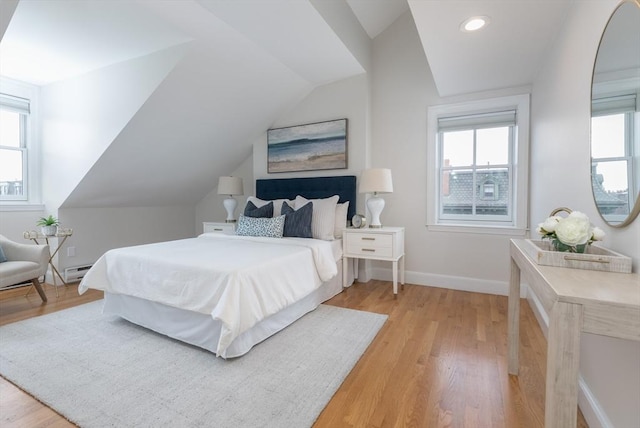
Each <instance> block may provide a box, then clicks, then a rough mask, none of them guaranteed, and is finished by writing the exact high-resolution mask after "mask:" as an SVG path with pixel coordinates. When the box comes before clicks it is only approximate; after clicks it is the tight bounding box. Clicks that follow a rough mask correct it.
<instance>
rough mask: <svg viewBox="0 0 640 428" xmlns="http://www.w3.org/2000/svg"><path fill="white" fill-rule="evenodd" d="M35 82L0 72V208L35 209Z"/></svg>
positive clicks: (37, 201)
mask: <svg viewBox="0 0 640 428" xmlns="http://www.w3.org/2000/svg"><path fill="white" fill-rule="evenodd" d="M38 95H39V89H38V87H37V86H34V85H30V84H28V83H24V82H19V81H17V80H13V79H9V78H6V77H4V76H0V210H2V211H12V210H21V211H22V210H39V209H42V205H40V200H41V199H40V156H39V153H40V146H39V143H38V138H37V136H38V135H39V134H38Z"/></svg>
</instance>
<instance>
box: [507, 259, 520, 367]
mask: <svg viewBox="0 0 640 428" xmlns="http://www.w3.org/2000/svg"><path fill="white" fill-rule="evenodd" d="M508 317H509V319H508V324H507V329H508V336H507V339H508V340H507V342H508V346H509V373H510V374H514V375H517V374H518V369H519V362H518V348H519V347H520V267H519V266H518V265H517V263H516V262H515V261H514V260H513V259H511V279H510V281H509V313H508Z"/></svg>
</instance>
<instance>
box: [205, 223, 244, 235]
mask: <svg viewBox="0 0 640 428" xmlns="http://www.w3.org/2000/svg"><path fill="white" fill-rule="evenodd" d="M202 231H203V233H226V234H227V235H234V234H235V233H236V224H235V223H225V222H214V221H205V222H202Z"/></svg>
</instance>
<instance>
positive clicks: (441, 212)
mask: <svg viewBox="0 0 640 428" xmlns="http://www.w3.org/2000/svg"><path fill="white" fill-rule="evenodd" d="M501 113H504V112H498V113H496V114H482V115H471V116H457V117H456V120H459V121H458V122H457V123H458V125H460V124H466V127H460V126H457V125H456V126H455V127H454V126H448V125H450V124H451V123H452V122H448V123H447V124H446V126H444V129H441V128H440V119H441V118H439V119H438V126H439V128H438V134H437V147H438V151H437V153H438V155H437V156H438V159H437V170H438V174H437V177H438V186H437V189H438V191H437V195H436V201H437V204H438V210H437V212H438V218H437V222H438V223H442V224H446V223H456V222H460V221H463V222H465V223H466V222H470V223H472V222H477V223H478V224H496V225H505V224H509V225H513V224H514V215H513V214H514V207H513V203H514V192H515V178H514V173H513V164H514V155H515V130H516V126H515V123H508V124H506V125H502V126H508V127H509V133H508V145H507V150H508V154H507V159H508V162H509V163H508V164H503V165H493V164H492V165H489V166H487V165H476V164H475V162H476V145H477V138H476V133H477V132H476V131H477V130H478V129H483V128H489V127H491V128H494V127H499V126H496V123H497V122H496V121H495V120H494V119H496V118H505V117H507V115H501ZM510 113H513V115H509V117H511V118H513V119H515V117H516V116H515V112H514V111H510ZM465 117H468V118H470V119H472V120H469V121H467V120H466V119H465ZM480 118H487V119H490V120H493V121H491V122H487V123H478V122H477V120H478V119H480ZM446 119H447V120H449V119H450V118H446ZM472 122H473V126H471V125H472ZM503 123H504V122H503ZM460 130H472V131H473V164H472V165H467V166H453V167H452V166H445V165H444V159H443V152H444V151H443V142H444V134H445V133H446V132H452V131H460ZM491 170H498V171H499V170H506V172H507V178H506V183H507V187H508V188H507V189H505V190H506V195H505V196H506V198H507V199H506V209H507V212H506V214H504V215H502V214H479V213H478V206H479V205H480V203H481V202H486V201H487V200H489V199H487V198H483V192H482V191H481V190H480V191H479V190H478V189H479V187H478V186H482V183H479V182H478V181H477V180H478V174H479V173H480V172H483V171H491ZM455 171H468V173H470V174H472V185H471V189H470V191H471V213H469V214H462V213H452V212H445V211H446V205H445V201H444V199H445V193H444V192H445V190H444V184H445V183H444V182H443V177H444V174H445V173H447V172H449V173H453V172H455ZM502 191H503V190H500V189H499V185H498V184H496V183H495V181H494V198H495V195H497V194H498V193H499V192H502Z"/></svg>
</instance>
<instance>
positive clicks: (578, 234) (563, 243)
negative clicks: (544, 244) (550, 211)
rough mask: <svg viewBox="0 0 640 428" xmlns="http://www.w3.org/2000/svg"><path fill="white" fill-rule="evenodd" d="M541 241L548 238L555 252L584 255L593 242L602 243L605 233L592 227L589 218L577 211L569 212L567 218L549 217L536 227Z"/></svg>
mask: <svg viewBox="0 0 640 428" xmlns="http://www.w3.org/2000/svg"><path fill="white" fill-rule="evenodd" d="M537 232H538V233H539V234H540V235H542V239H545V238H548V239H550V240H551V244H552V245H553V248H554V249H555V250H556V251H568V252H571V253H584V252H585V251H586V249H587V246H589V245H591V243H593V242H594V241H602V240H603V239H604V236H605V233H604V231H603V230H602V229H600V228H599V227H594V226H593V225H592V224H591V222H590V221H589V217H587V215H586V214H583V213H581V212H579V211H571V212H570V213H569V215H568V216H567V217H560V216H558V215H551V217H549V218H548V219H546V220H545V221H544V223H540V224H539V225H538V229H537Z"/></svg>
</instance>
